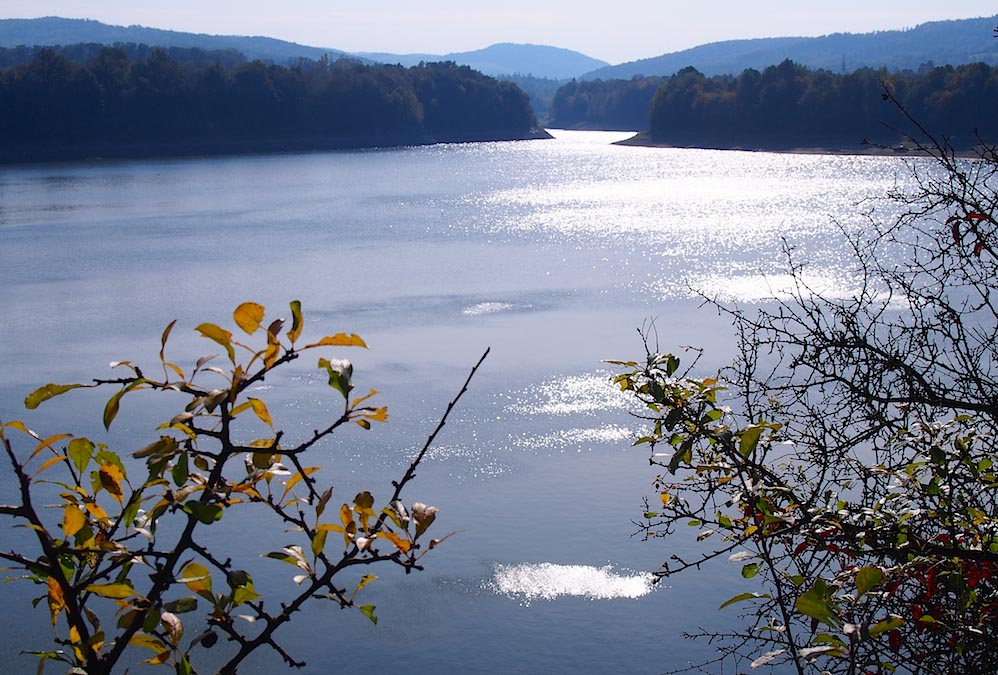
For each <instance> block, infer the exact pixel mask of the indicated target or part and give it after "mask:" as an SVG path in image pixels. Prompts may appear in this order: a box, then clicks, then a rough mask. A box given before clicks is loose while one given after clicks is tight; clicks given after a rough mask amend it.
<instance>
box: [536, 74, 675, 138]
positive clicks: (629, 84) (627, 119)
mask: <svg viewBox="0 0 998 675" xmlns="http://www.w3.org/2000/svg"><path fill="white" fill-rule="evenodd" d="M665 79H666V78H662V77H635V78H632V79H630V80H572V81H571V82H568V83H567V84H565V85H563V86H562V87H561V88H559V89H558V91H557V92H555V95H554V97H553V98H552V99H551V126H553V127H557V128H559V129H573V128H584V129H607V130H632V131H644V130H646V129H647V128H648V109H649V108H650V107H651V102H652V99H653V98H655V92H656V91H658V87H659V85H660V84H662V82H663V81H664V80H665Z"/></svg>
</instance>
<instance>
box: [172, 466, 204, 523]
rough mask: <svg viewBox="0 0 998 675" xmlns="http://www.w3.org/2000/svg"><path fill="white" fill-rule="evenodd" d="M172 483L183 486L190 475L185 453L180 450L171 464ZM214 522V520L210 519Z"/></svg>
mask: <svg viewBox="0 0 998 675" xmlns="http://www.w3.org/2000/svg"><path fill="white" fill-rule="evenodd" d="M172 474H173V484H174V485H176V486H177V487H183V485H184V483H186V482H187V479H188V478H189V477H190V470H189V469H188V465H187V453H186V452H182V453H180V455H178V456H177V462H176V464H174V465H173V471H172ZM212 522H214V521H212Z"/></svg>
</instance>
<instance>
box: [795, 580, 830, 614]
mask: <svg viewBox="0 0 998 675" xmlns="http://www.w3.org/2000/svg"><path fill="white" fill-rule="evenodd" d="M794 607H795V608H796V609H797V611H798V612H800V613H801V614H803V615H805V616H809V617H811V618H812V619H816V620H818V621H821V622H822V623H825V624H828V625H834V623H833V622H834V619H835V612H834V610H833V608H832V606H831V592H830V591H829V590H828V586H827V585H826V584H825V580H824V579H818V580H817V581H815V582H814V586H812V587H811V588H810V589H809V590H807V591H805V592H804V593H803V594H802V595H801V596H800V597H799V598H797V602H796V603H794Z"/></svg>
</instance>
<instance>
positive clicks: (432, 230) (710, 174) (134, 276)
mask: <svg viewBox="0 0 998 675" xmlns="http://www.w3.org/2000/svg"><path fill="white" fill-rule="evenodd" d="M555 134H556V139H555V140H550V141H534V142H514V143H483V144H469V145H440V146H433V147H421V148H402V149H393V150H375V151H364V152H335V153H318V154H296V155H267V156H251V157H232V158H210V159H170V160H156V161H127V162H99V163H87V164H65V165H44V166H35V167H17V168H0V315H2V316H3V323H2V324H0V325H2V328H0V335H2V340H0V350H2V351H0V364H2V367H3V372H4V377H3V378H2V381H0V418H2V419H5V420H9V419H13V418H20V419H24V420H25V421H26V423H28V424H29V426H31V427H32V428H35V429H36V430H38V431H39V432H43V433H56V432H60V431H66V430H73V431H75V432H77V433H80V434H91V435H92V437H93V438H95V439H96V438H101V439H103V440H107V441H108V442H110V443H111V444H112V445H113V446H114V447H115V448H117V449H119V450H120V451H122V452H128V451H131V450H134V449H136V448H139V447H142V446H143V445H145V444H146V443H147V442H149V439H150V438H151V437H153V434H154V432H153V431H152V428H153V426H154V425H155V423H157V422H159V421H161V420H162V418H163V416H164V415H167V414H172V413H170V412H169V411H170V410H171V409H170V408H168V407H164V406H163V404H162V402H156V401H154V400H152V399H148V398H146V399H141V397H134V398H133V399H132V400H129V399H126V400H125V404H124V405H123V412H122V415H121V417H119V419H118V421H117V422H116V423H115V427H114V428H113V434H112V436H111V437H110V438H106V439H105V438H104V437H103V436H102V432H101V431H100V424H99V419H100V414H101V410H102V407H103V400H102V398H103V397H106V394H103V395H102V397H99V398H94V397H90V396H87V395H84V394H81V395H79V396H73V395H72V394H70V395H67V396H64V397H62V398H60V399H57V400H55V401H51V402H49V404H47V405H44V406H42V407H41V408H40V409H39V410H37V411H34V412H32V413H28V412H27V411H24V410H23V408H22V406H21V401H22V400H23V398H24V396H25V394H26V393H28V392H29V391H30V390H31V389H33V388H34V387H36V386H38V385H40V384H44V383H46V382H50V381H54V382H71V381H79V380H85V379H88V378H90V377H94V376H100V375H104V374H106V373H108V372H109V371H107V364H108V362H109V361H112V360H124V359H129V360H134V361H137V362H139V363H149V364H153V363H155V361H156V355H157V352H158V350H159V336H160V333H161V331H162V329H163V328H164V326H165V325H166V324H167V323H168V322H169V321H171V320H172V319H174V318H176V319H178V323H177V327H176V328H175V329H174V332H173V333H174V337H173V339H172V342H173V343H174V344H173V346H172V348H171V353H172V354H173V355H174V357H175V358H176V359H178V360H180V362H181V363H185V364H190V363H192V362H193V361H194V360H196V358H197V357H198V356H200V355H201V354H204V353H209V352H212V351H214V350H213V349H212V345H211V343H207V342H206V341H205V340H203V339H201V338H198V337H196V336H195V335H194V331H193V327H194V326H195V325H197V324H198V323H200V322H202V321H213V322H217V323H229V318H228V317H230V315H231V311H232V309H233V308H235V306H236V305H238V304H239V303H240V302H242V301H244V300H254V301H257V302H260V303H262V304H264V305H266V306H267V307H268V309H269V310H270V312H271V313H272V316H279V315H288V313H289V312H288V310H287V303H288V302H289V301H290V300H293V299H300V300H301V301H302V305H303V308H304V311H305V316H306V320H307V325H306V337H308V336H309V335H312V336H319V335H325V334H330V333H334V332H338V331H348V332H356V333H359V334H360V335H362V336H363V337H364V338H365V340H366V341H367V343H368V344H369V345H370V347H371V348H370V350H367V351H360V350H358V351H354V352H349V353H345V354H342V356H346V357H349V358H351V359H352V360H353V361H354V363H355V375H354V380H355V382H356V383H357V386H358V389H359V390H366V389H367V388H371V387H373V388H376V389H378V390H379V392H380V393H379V396H378V398H379V400H380V401H382V402H383V403H385V404H387V405H388V406H389V409H390V413H391V420H390V423H389V424H388V425H382V426H380V427H376V428H375V429H374V430H372V431H370V432H364V431H363V430H361V429H359V428H357V429H356V430H352V429H348V430H345V431H344V432H343V433H341V434H339V435H338V436H337V438H336V439H335V441H334V442H330V443H326V444H325V445H323V446H322V447H319V448H317V449H316V451H315V457H314V458H313V459H312V461H311V463H313V464H321V465H323V466H324V471H323V472H322V473H320V474H319V476H320V477H324V478H325V480H327V481H329V480H331V481H332V482H333V483H334V484H335V485H336V494H337V495H338V496H339V498H340V499H341V500H343V501H346V500H348V499H349V498H352V495H353V494H354V493H355V492H356V491H357V490H359V489H370V490H371V491H372V492H374V494H375V496H376V497H383V496H386V495H387V493H388V491H389V489H390V487H389V485H390V481H391V480H392V479H393V478H396V477H399V476H400V475H401V471H402V469H403V468H404V466H405V464H406V462H407V459H408V457H410V456H411V454H412V453H413V452H414V451H415V449H416V448H417V447H418V446H419V445H420V444H421V443H422V440H423V439H424V438H425V435H426V434H427V433H428V432H429V431H430V430H431V429H432V427H433V424H434V423H435V420H436V418H437V416H438V414H439V412H440V411H442V409H443V407H444V406H445V405H446V403H447V401H448V400H449V399H450V397H451V396H452V394H453V393H455V392H456V391H457V389H458V388H459V386H460V383H461V381H462V380H463V378H464V376H465V375H466V373H467V371H468V369H469V368H470V367H471V365H472V364H473V363H474V362H475V361H476V360H477V358H478V356H479V355H480V354H481V353H482V352H483V351H484V350H485V348H486V347H491V348H492V353H491V355H490V356H489V358H488V360H487V361H486V363H485V365H484V367H483V369H482V371H481V373H480V374H479V376H478V377H477V378H476V380H475V381H474V382H473V384H472V389H471V392H470V393H469V394H468V395H467V397H466V398H465V399H464V400H463V401H462V403H461V406H460V408H459V409H458V411H457V412H456V417H455V418H454V419H453V420H452V422H451V423H449V424H448V426H447V427H446V429H445V431H444V433H443V434H442V435H441V437H440V440H439V443H438V444H437V446H436V447H435V449H434V450H433V452H432V454H431V456H430V458H429V460H428V461H427V463H426V465H425V466H424V467H423V469H422V470H421V471H420V472H419V475H418V478H417V480H416V481H415V483H414V484H413V485H412V486H411V489H410V490H409V492H408V494H407V495H406V501H407V502H408V503H412V502H413V501H424V502H428V503H431V504H434V505H436V506H438V507H439V508H440V513H439V515H438V518H437V523H436V524H435V525H434V528H435V529H436V530H437V532H438V533H439V534H443V533H446V532H449V531H452V530H456V531H458V534H456V535H455V536H453V537H452V538H451V539H450V540H448V541H447V542H446V544H445V545H444V546H442V547H441V548H440V549H439V550H437V551H434V552H433V553H432V554H431V555H430V556H428V557H427V558H426V559H425V560H426V570H425V571H424V572H422V573H419V574H416V575H413V576H410V577H408V578H403V577H402V576H400V575H397V574H393V573H391V572H390V571H387V570H383V569H382V570H377V571H375V570H370V571H374V573H376V574H378V575H379V576H380V577H381V578H380V579H379V580H378V581H377V582H376V583H374V584H372V585H371V586H369V587H368V588H367V589H365V591H364V593H365V594H366V597H365V601H366V602H370V603H372V604H375V605H377V607H378V609H377V614H378V616H379V618H380V622H379V624H378V625H377V626H374V625H372V624H371V623H370V622H368V621H367V619H365V618H364V617H363V616H361V615H360V614H359V613H356V612H351V611H340V610H337V609H334V608H332V607H321V606H320V607H313V608H312V609H311V610H309V611H308V612H305V613H304V614H302V615H300V616H299V617H298V618H297V621H295V622H294V623H293V624H292V625H291V627H290V629H289V630H286V631H285V633H284V634H283V641H284V644H285V646H286V647H287V648H288V649H289V651H290V652H291V653H292V654H293V655H295V656H296V657H299V658H304V659H306V660H307V661H308V664H309V665H308V667H307V668H306V669H305V671H304V672H307V673H326V672H343V673H354V672H371V670H372V669H373V670H374V671H375V672H389V671H401V672H410V673H553V672H558V673H561V672H573V673H624V672H626V673H658V672H661V671H664V670H668V669H672V668H676V667H680V666H682V665H683V664H685V663H688V662H689V661H690V660H696V659H698V658H703V657H705V656H709V655H710V654H711V648H710V646H709V645H706V644H701V643H699V642H692V643H691V642H689V641H687V640H684V639H683V636H682V634H683V631H684V630H695V629H697V628H700V627H710V626H720V625H728V624H737V621H738V617H737V613H736V611H735V610H734V609H727V610H724V611H723V612H718V611H716V608H717V607H718V606H719V605H720V604H721V603H722V602H723V601H724V600H726V599H727V598H729V597H731V596H732V595H735V594H736V593H740V592H742V591H745V590H753V588H752V587H751V586H750V584H751V582H748V581H745V580H743V579H741V577H740V576H739V575H738V574H737V571H738V570H736V569H734V568H735V567H737V566H735V565H724V564H722V565H718V566H716V567H715V568H714V569H710V570H705V571H704V572H703V573H701V574H700V575H689V576H686V577H681V578H676V579H673V580H670V581H669V582H668V583H664V584H661V585H659V586H656V587H653V586H652V585H651V584H650V582H649V579H650V577H649V574H648V573H649V572H650V571H653V570H654V569H655V568H656V567H657V566H658V564H659V563H661V562H662V561H663V560H664V559H665V558H666V557H668V556H669V555H672V554H674V553H679V554H681V553H682V552H683V551H685V550H689V548H690V547H691V546H692V545H693V544H692V543H691V542H689V541H657V542H644V541H641V539H640V537H636V536H633V534H634V531H635V529H636V528H635V526H634V525H633V524H632V522H631V520H632V519H634V518H637V517H638V516H639V515H640V513H641V510H642V507H641V498H642V497H643V496H644V495H646V494H648V493H649V492H650V490H649V487H650V482H651V478H652V474H651V472H650V469H649V467H648V463H647V457H646V454H645V451H644V450H643V449H632V448H630V440H631V439H632V438H633V435H634V432H635V431H636V430H637V429H638V428H639V425H638V424H637V423H636V422H635V420H633V419H632V418H631V417H630V416H629V415H628V410H629V405H628V402H627V401H626V400H625V399H622V398H621V397H620V396H619V395H618V394H616V393H615V392H614V390H613V389H612V387H610V386H609V383H608V378H609V373H610V370H609V369H608V368H607V366H605V365H604V364H603V363H602V360H603V359H607V358H636V357H640V356H641V354H642V345H641V342H640V339H639V337H638V334H637V332H636V329H637V328H638V327H639V326H641V325H642V324H643V323H644V322H646V321H647V320H649V319H656V326H657V330H658V336H659V341H660V344H661V346H662V348H663V350H674V349H678V348H680V346H682V345H695V346H699V347H704V348H705V349H706V350H707V351H706V353H705V356H704V358H703V360H702V362H701V363H702V365H703V368H704V370H705V371H710V370H712V369H713V370H716V368H717V367H718V366H719V365H720V364H722V363H724V362H725V360H726V359H727V358H729V357H730V355H731V346H732V344H733V340H732V337H731V335H730V329H729V326H728V324H727V323H726V322H725V321H724V320H722V319H720V318H719V317H718V316H717V314H716V312H712V311H711V310H710V309H706V308H703V309H701V308H699V304H700V303H699V300H698V299H697V298H696V296H695V295H694V294H693V292H692V291H691V288H696V289H700V290H702V291H704V292H706V293H708V294H711V295H717V296H719V297H721V298H723V299H725V300H727V301H729V302H732V303H740V304H743V305H744V304H752V303H756V302H762V301H765V299H766V298H768V297H771V296H772V295H773V293H774V292H777V293H778V292H779V287H780V284H781V280H782V277H781V276H780V275H781V269H782V267H781V261H782V257H781V241H783V240H786V241H787V242H789V243H791V244H793V245H795V246H797V247H798V248H797V254H796V255H798V256H800V257H801V258H802V259H806V260H808V261H810V267H809V270H810V274H811V275H812V278H813V279H814V281H815V283H817V284H820V285H821V287H822V288H824V289H826V290H828V291H829V292H836V291H842V292H846V291H848V289H849V285H850V284H849V279H850V274H851V270H850V268H849V265H848V259H847V256H845V255H844V251H845V249H844V248H843V247H842V245H841V242H840V237H839V229H838V228H839V227H840V226H841V227H846V228H858V227H862V226H863V223H864V222H866V221H865V220H864V218H865V214H867V213H869V212H872V213H873V216H872V217H874V218H878V219H886V218H889V217H891V214H890V211H889V205H888V204H886V203H881V202H877V201H869V199H870V198H876V197H880V196H882V195H883V194H884V193H885V192H886V190H887V189H888V188H890V187H892V186H893V185H894V184H895V180H901V179H903V176H904V174H905V172H904V169H903V167H902V166H901V164H900V162H899V160H897V159H895V158H872V157H845V156H820V155H778V154H769V153H745V152H720V151H706V150H673V149H651V148H631V147H619V146H613V145H610V142H611V141H613V140H617V139H620V138H622V137H623V136H622V135H621V134H612V133H601V132H555ZM624 136H626V134H625V135H624ZM313 365H314V364H313V363H311V362H310V363H308V364H302V365H301V366H300V367H298V366H297V365H296V367H297V368H298V369H297V370H293V371H292V372H289V373H288V374H287V375H286V376H285V378H284V379H283V380H280V381H268V383H267V386H266V387H264V388H263V389H262V391H260V392H258V394H259V395H260V396H261V397H263V398H265V399H266V400H267V402H268V404H269V405H270V410H271V412H272V413H273V414H274V416H275V418H277V419H276V420H275V422H276V423H277V424H278V425H279V426H280V427H283V428H285V429H287V430H288V433H289V435H291V436H295V435H296V434H297V435H304V434H307V433H308V432H309V431H310V430H311V429H313V428H315V427H316V426H317V425H318V424H319V422H317V421H316V420H317V419H322V418H324V417H328V416H329V415H332V414H333V411H334V410H335V406H336V405H337V404H336V401H335V396H330V395H329V393H327V392H329V391H330V390H329V389H328V387H326V386H325V385H324V384H323V383H322V381H321V378H320V377H319V376H318V373H317V372H316V371H315V370H313V369H312V368H311V366H313ZM333 393H335V392H333ZM8 474H9V472H6V471H5V472H3V473H2V475H0V496H3V495H10V494H11V489H12V484H11V479H10V476H9V475H8ZM333 501H334V502H336V497H334V500H333ZM336 503H339V502H336ZM223 525H227V526H228V527H223ZM215 527H216V528H217V529H216V530H215V531H214V532H213V533H212V536H213V540H217V541H219V542H220V543H221V544H229V543H230V544H231V547H232V548H233V550H234V551H237V552H239V553H240V554H245V555H250V556H255V555H256V554H257V553H262V552H264V551H266V550H275V549H277V548H280V546H282V545H285V544H289V543H293V542H294V535H293V534H284V533H279V532H278V533H274V535H273V536H272V537H271V540H269V541H267V540H266V539H265V538H266V537H267V536H269V535H267V534H266V533H262V532H261V531H260V530H259V529H258V528H256V527H255V524H254V523H253V522H246V521H240V520H239V519H238V517H234V518H233V519H232V520H231V521H229V519H228V517H227V519H226V521H223V523H220V524H219V525H218V526H215ZM22 537H23V535H21V534H19V533H18V532H15V531H7V533H6V534H5V535H4V540H3V541H2V542H0V545H2V546H3V547H4V548H11V547H14V546H16V545H17V544H18V543H19V542H20V541H22ZM248 564H250V565H251V566H252V569H253V571H254V575H255V578H256V581H257V587H258V588H261V587H263V588H270V589H275V590H279V589H282V588H288V587H290V585H291V580H290V577H291V576H292V575H293V574H294V572H291V571H289V570H290V568H288V567H287V566H286V565H281V564H280V563H277V562H275V561H270V560H266V561H261V560H258V559H256V558H252V562H251V563H248ZM0 593H3V594H4V595H3V596H2V597H3V600H4V601H3V603H2V604H0V607H2V609H0V615H3V623H4V625H5V626H6V627H7V628H6V629H5V631H4V634H3V637H0V662H3V663H5V664H8V665H5V670H7V672H34V670H33V669H34V661H33V658H32V657H29V656H22V655H19V652H20V650H22V649H44V648H48V647H49V642H48V640H49V638H50V636H51V627H50V625H49V623H48V615H47V611H46V610H45V609H44V602H43V603H42V605H41V606H40V607H39V608H38V609H35V610H32V609H31V608H30V605H29V604H26V600H25V599H26V598H30V597H33V596H34V595H36V594H37V593H36V589H35V588H32V587H29V586H27V585H24V584H10V585H6V586H3V588H2V590H0ZM15 616H16V617H17V620H16V622H15V621H14V620H13V617H15ZM195 630H196V627H195V626H189V627H188V629H187V631H188V634H191V635H193V634H196V633H194V631H195ZM52 672H57V669H54V668H53V670H52ZM243 672H246V673H272V672H284V670H283V666H282V665H281V663H280V662H279V660H277V659H275V658H274V657H273V655H272V654H263V655H262V657H261V658H260V659H259V660H257V661H255V662H254V663H253V664H252V665H251V666H249V667H247V668H245V670H244V671H243Z"/></svg>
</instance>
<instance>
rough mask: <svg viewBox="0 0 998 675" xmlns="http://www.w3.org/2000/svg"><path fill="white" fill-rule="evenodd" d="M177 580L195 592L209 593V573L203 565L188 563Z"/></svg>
mask: <svg viewBox="0 0 998 675" xmlns="http://www.w3.org/2000/svg"><path fill="white" fill-rule="evenodd" d="M177 581H179V582H180V583H182V584H184V585H186V586H187V588H189V589H191V590H192V591H194V592H195V593H204V592H207V593H211V573H210V572H208V568H206V567H205V566H204V565H200V564H198V563H196V562H192V563H188V564H187V566H186V567H184V569H183V571H182V572H181V573H180V578H179V579H177Z"/></svg>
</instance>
